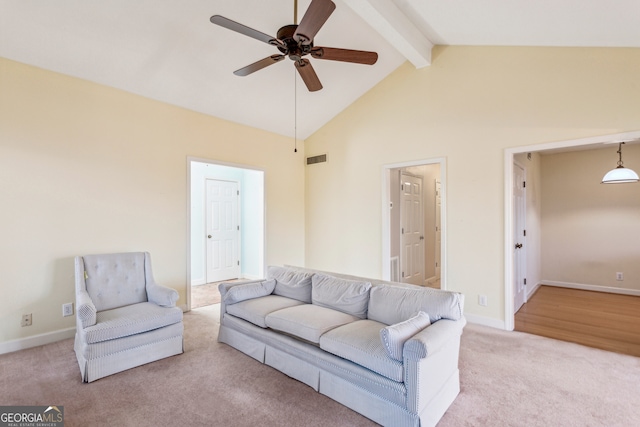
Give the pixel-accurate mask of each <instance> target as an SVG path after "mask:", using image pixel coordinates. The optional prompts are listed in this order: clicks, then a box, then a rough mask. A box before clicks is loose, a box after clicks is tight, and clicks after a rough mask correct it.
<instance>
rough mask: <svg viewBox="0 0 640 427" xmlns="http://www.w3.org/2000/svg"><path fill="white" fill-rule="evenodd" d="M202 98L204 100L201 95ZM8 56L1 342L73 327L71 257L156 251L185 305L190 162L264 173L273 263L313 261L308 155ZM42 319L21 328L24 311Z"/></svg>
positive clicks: (159, 266)
mask: <svg viewBox="0 0 640 427" xmlns="http://www.w3.org/2000/svg"><path fill="white" fill-rule="evenodd" d="M203 96H204V95H203ZM298 151H299V152H298V153H297V154H294V153H293V142H292V141H291V140H290V139H288V138H284V137H281V136H277V135H274V134H270V133H266V132H263V131H259V130H255V129H251V128H248V127H244V126H240V125H236V124H233V123H230V122H226V121H223V120H219V119H216V118H212V117H209V116H205V115H202V114H197V113H194V112H192V111H188V110H184V109H180V108H177V107H173V106H169V105H166V104H162V103H160V102H156V101H152V100H149V99H145V98H142V97H140V96H136V95H132V94H129V93H125V92H121V91H118V90H114V89H110V88H107V87H104V86H100V85H97V84H93V83H89V82H86V81H83V80H79V79H75V78H72V77H67V76H63V75H60V74H56V73H52V72H48V71H44V70H41V69H37V68H34V67H29V66H26V65H22V64H19V63H15V62H12V61H8V60H5V59H0V194H1V196H2V209H0V227H2V233H0V234H1V236H2V238H1V239H0V278H1V280H0V294H1V295H2V299H1V301H0V344H1V343H4V342H7V341H11V340H16V339H20V338H25V337H31V336H34V335H37V334H44V333H49V332H53V331H58V330H61V329H65V328H69V327H73V326H74V325H75V319H74V318H73V317H67V318H63V317H62V314H61V313H62V309H61V305H62V304H63V303H65V302H72V301H74V291H73V289H74V282H73V276H74V274H73V257H74V256H75V255H79V254H87V253H105V252H115V251H149V252H150V253H151V256H152V261H153V267H154V273H155V276H156V279H157V280H158V281H159V282H160V283H162V284H165V285H167V286H170V287H173V288H175V289H177V290H178V292H179V294H180V301H179V304H185V303H186V294H185V292H186V281H187V263H188V260H187V249H186V248H187V234H188V230H187V215H188V209H187V206H186V204H187V157H188V156H193V157H199V158H205V159H212V160H218V161H224V162H232V163H237V164H242V165H249V166H251V167H256V168H261V169H263V170H264V171H265V182H266V203H267V208H266V211H267V236H266V245H267V248H266V262H267V263H268V264H283V263H289V264H298V265H300V264H303V263H304V183H303V181H304V172H303V170H304V166H303V164H304V163H303V159H304V150H303V149H301V147H299V150H298ZM24 313H32V314H33V325H32V326H30V327H20V319H21V315H22V314H24Z"/></svg>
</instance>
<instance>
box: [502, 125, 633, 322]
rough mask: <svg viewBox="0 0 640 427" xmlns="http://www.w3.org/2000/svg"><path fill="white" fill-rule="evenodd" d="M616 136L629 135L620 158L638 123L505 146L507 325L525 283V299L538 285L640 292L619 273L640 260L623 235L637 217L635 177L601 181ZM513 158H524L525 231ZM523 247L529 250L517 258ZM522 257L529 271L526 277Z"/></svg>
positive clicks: (623, 138) (618, 138)
mask: <svg viewBox="0 0 640 427" xmlns="http://www.w3.org/2000/svg"><path fill="white" fill-rule="evenodd" d="M618 141H628V142H627V144H628V145H627V147H628V149H627V152H626V154H627V156H628V157H626V158H625V160H627V159H631V160H633V159H634V156H637V154H634V153H638V151H637V148H638V147H640V131H635V132H625V133H619V134H612V135H603V136H597V137H589V138H581V139H576V140H568V141H559V142H552V143H546V144H538V145H533V146H524V147H516V148H510V149H506V150H505V158H504V167H505V175H504V176H505V188H504V190H505V192H504V195H505V216H504V218H505V246H504V257H505V263H504V265H505V275H504V289H505V293H504V295H505V316H504V318H505V325H504V327H505V329H507V330H513V329H514V326H515V324H514V323H515V322H514V315H515V313H516V311H517V310H518V308H519V307H520V301H521V300H520V298H521V297H520V296H519V288H521V287H522V285H524V302H525V305H526V302H527V301H528V300H529V298H531V297H532V296H533V295H534V293H535V292H536V290H537V289H539V287H540V286H542V285H549V286H556V287H562V288H574V289H581V290H588V291H597V292H601V293H622V294H629V295H638V294H640V291H639V290H638V289H637V285H634V284H633V283H632V282H626V283H623V282H622V281H618V280H617V278H616V272H618V271H624V270H626V271H634V268H636V267H635V266H636V264H637V263H635V262H634V260H636V259H637V253H638V246H637V245H636V244H635V241H632V240H629V239H628V238H627V236H628V235H631V234H633V232H634V230H636V229H637V224H638V223H637V220H636V219H637V212H638V203H637V198H635V195H636V194H637V192H634V191H635V190H633V186H634V185H637V184H616V185H614V186H610V185H603V184H601V183H600V182H601V180H602V177H603V175H604V174H605V173H606V172H607V171H608V170H610V169H611V167H612V166H615V160H616V156H615V150H616V148H617V142H618ZM632 147H633V148H632ZM611 154H613V155H611ZM635 158H636V159H637V157H635ZM611 159H613V160H611ZM612 163H613V165H612ZM518 164H521V165H526V167H525V172H524V174H525V177H526V193H525V195H524V198H525V200H526V202H525V204H524V205H525V208H524V210H525V213H524V216H525V222H526V234H524V235H523V234H522V230H521V227H518V226H517V222H518V218H517V215H518V213H517V211H518V209H516V208H517V206H518V203H519V198H518V196H517V192H516V191H514V189H516V188H518V185H517V181H518V180H519V179H518V178H516V177H517V176H518V174H517V173H516V169H517V165H518ZM621 242H622V243H623V244H621ZM632 242H633V243H632ZM521 245H524V247H523V246H521ZM523 249H526V252H524V253H525V254H526V255H525V256H524V259H519V256H518V255H521V254H519V252H521V251H522V250H523ZM519 264H520V265H522V264H524V268H523V269H524V270H525V271H526V276H525V277H524V280H523V281H521V277H520V275H519V274H517V272H518V270H519Z"/></svg>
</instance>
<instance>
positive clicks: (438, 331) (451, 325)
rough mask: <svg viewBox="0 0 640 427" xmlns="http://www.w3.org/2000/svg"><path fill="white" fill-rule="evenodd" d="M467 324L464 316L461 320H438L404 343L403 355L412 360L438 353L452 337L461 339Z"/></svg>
mask: <svg viewBox="0 0 640 427" xmlns="http://www.w3.org/2000/svg"><path fill="white" fill-rule="evenodd" d="M466 324H467V321H466V319H465V318H464V317H463V318H461V319H460V320H448V319H440V320H438V321H437V322H435V323H433V324H431V326H428V327H426V328H424V329H423V330H422V331H420V332H418V333H417V334H415V335H414V336H413V337H412V338H411V339H409V340H407V342H405V343H404V347H403V356H404V357H405V358H407V359H410V360H418V359H424V358H426V357H427V356H430V355H432V354H433V353H436V352H437V351H438V350H439V349H440V348H442V347H443V346H444V345H445V344H446V343H447V342H448V341H449V340H450V339H452V338H454V339H459V337H460V335H461V334H462V328H464V326H465V325H466Z"/></svg>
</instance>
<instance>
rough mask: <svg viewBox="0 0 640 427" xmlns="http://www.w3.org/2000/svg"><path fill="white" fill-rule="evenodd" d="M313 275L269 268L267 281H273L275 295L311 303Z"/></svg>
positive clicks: (280, 268) (289, 269) (273, 267)
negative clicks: (274, 282)
mask: <svg viewBox="0 0 640 427" xmlns="http://www.w3.org/2000/svg"><path fill="white" fill-rule="evenodd" d="M313 274H314V273H309V272H303V271H297V270H294V269H291V268H285V267H275V266H272V267H269V270H268V271H267V279H275V281H276V287H275V289H274V291H273V293H274V294H275V295H280V296H283V297H287V298H292V299H295V300H298V301H302V302H304V303H307V304H310V303H311V277H312V276H313Z"/></svg>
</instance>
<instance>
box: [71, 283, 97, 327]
mask: <svg viewBox="0 0 640 427" xmlns="http://www.w3.org/2000/svg"><path fill="white" fill-rule="evenodd" d="M96 313H97V312H96V306H95V305H94V304H93V301H91V297H90V296H89V294H88V293H87V291H78V292H76V315H77V319H78V322H79V326H80V327H81V328H82V329H84V328H86V327H88V326H93V325H95V324H96Z"/></svg>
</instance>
